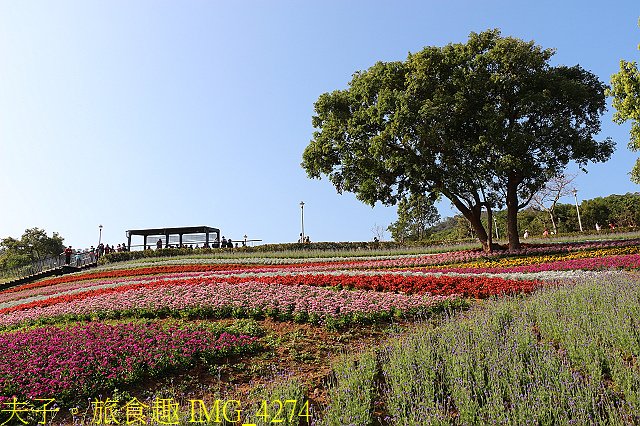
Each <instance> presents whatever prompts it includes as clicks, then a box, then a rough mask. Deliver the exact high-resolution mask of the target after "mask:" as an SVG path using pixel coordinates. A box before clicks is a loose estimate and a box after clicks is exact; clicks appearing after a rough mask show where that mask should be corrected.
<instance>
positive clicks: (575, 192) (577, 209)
mask: <svg viewBox="0 0 640 426" xmlns="http://www.w3.org/2000/svg"><path fill="white" fill-rule="evenodd" d="M571 192H573V197H574V198H575V200H576V212H578V225H580V232H582V220H581V219H580V208H579V207H578V190H577V189H575V188H573V191H571Z"/></svg>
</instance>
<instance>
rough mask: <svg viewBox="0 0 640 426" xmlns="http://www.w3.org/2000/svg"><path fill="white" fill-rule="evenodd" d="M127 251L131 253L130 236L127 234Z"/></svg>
mask: <svg viewBox="0 0 640 426" xmlns="http://www.w3.org/2000/svg"><path fill="white" fill-rule="evenodd" d="M127 246H128V248H127V251H131V234H130V233H129V232H127Z"/></svg>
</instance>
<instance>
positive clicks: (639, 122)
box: [608, 20, 640, 184]
mask: <svg viewBox="0 0 640 426" xmlns="http://www.w3.org/2000/svg"><path fill="white" fill-rule="evenodd" d="M638 24H639V25H640V20H638ZM638 50H640V45H638ZM608 93H609V95H611V96H613V102H612V104H613V107H614V108H615V109H616V112H615V113H614V114H613V121H615V122H616V123H618V124H622V123H624V122H626V121H631V131H630V137H631V139H630V141H629V149H630V150H632V151H638V150H640V71H639V70H638V64H637V63H636V62H635V61H633V62H627V61H625V60H621V61H620V71H618V72H617V73H616V74H614V75H612V76H611V89H610V90H609V92H608ZM631 180H632V181H633V182H634V183H639V184H640V159H639V160H636V164H635V166H634V167H633V170H631Z"/></svg>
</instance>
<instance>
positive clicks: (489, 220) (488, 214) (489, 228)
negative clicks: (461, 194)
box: [487, 206, 493, 248]
mask: <svg viewBox="0 0 640 426" xmlns="http://www.w3.org/2000/svg"><path fill="white" fill-rule="evenodd" d="M492 220H493V210H491V207H490V206H487V231H489V238H488V242H489V247H490V248H492V247H493V232H492V231H491V221H492Z"/></svg>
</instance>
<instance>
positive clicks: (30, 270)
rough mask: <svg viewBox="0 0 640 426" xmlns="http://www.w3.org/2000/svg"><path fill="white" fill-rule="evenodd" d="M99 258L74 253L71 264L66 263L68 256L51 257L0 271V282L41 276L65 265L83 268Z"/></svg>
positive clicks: (70, 260) (87, 254)
mask: <svg viewBox="0 0 640 426" xmlns="http://www.w3.org/2000/svg"><path fill="white" fill-rule="evenodd" d="M96 260H97V257H96V255H95V253H90V252H89V253H74V254H72V255H71V257H70V259H69V263H66V256H65V255H64V254H59V255H57V256H49V257H46V258H44V259H42V260H38V261H35V262H33V263H30V264H28V265H24V266H18V267H16V268H10V269H3V270H0V281H10V280H13V279H19V278H23V277H27V276H29V275H35V274H39V273H41V272H44V271H49V270H51V269H56V268H60V267H62V266H64V265H69V266H74V267H76V268H82V267H83V266H86V265H90V264H93V263H95V262H96Z"/></svg>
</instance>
